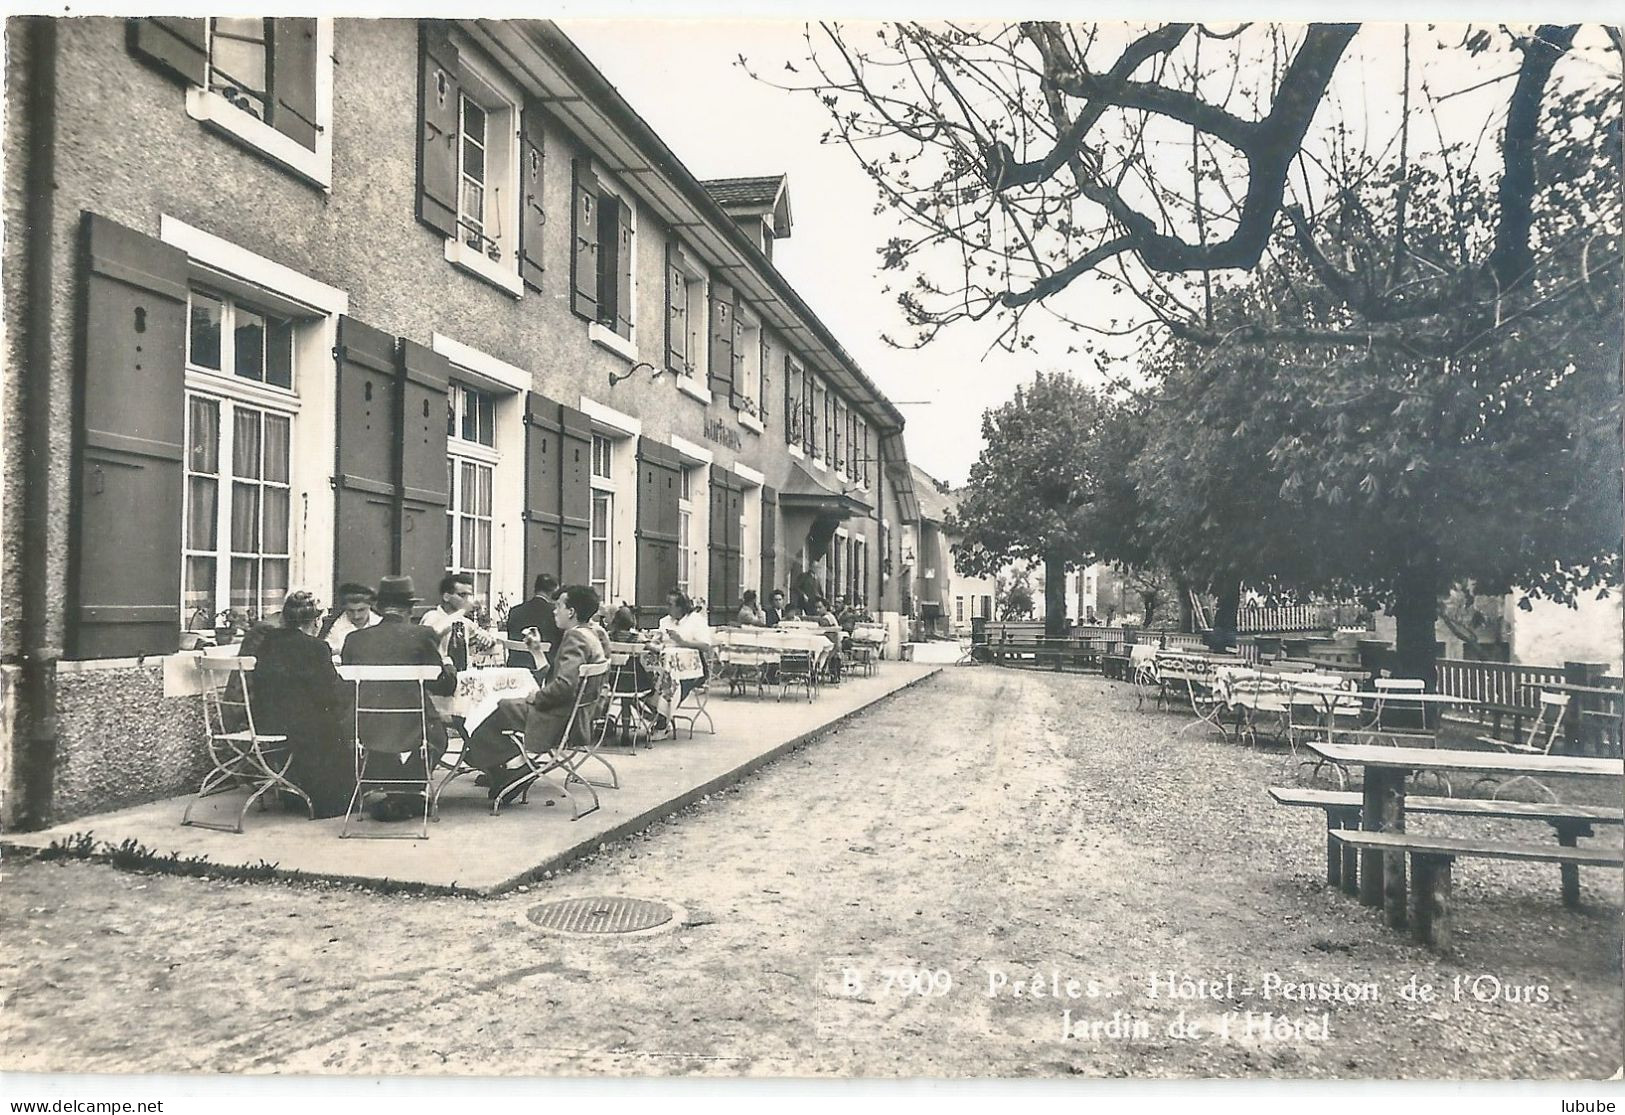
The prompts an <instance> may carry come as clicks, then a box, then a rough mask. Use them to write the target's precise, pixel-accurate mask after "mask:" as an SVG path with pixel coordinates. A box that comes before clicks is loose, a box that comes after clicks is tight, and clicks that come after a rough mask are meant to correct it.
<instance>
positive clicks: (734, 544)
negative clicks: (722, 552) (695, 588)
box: [722, 473, 745, 610]
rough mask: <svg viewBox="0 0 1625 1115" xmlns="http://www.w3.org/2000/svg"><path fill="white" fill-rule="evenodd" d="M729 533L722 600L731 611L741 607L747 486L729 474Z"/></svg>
mask: <svg viewBox="0 0 1625 1115" xmlns="http://www.w3.org/2000/svg"><path fill="white" fill-rule="evenodd" d="M727 493H728V497H727V509H728V522H727V527H728V533H727V547H728V548H727V562H726V565H725V567H724V572H725V574H726V576H725V578H724V582H723V590H722V599H723V601H724V603H725V604H726V606H727V607H728V609H729V610H732V609H735V608H737V607H738V606H739V593H740V590H741V588H742V587H743V586H741V585H740V583H739V559H740V556H741V552H742V550H743V546H742V545H741V542H742V541H743V540H742V538H741V537H740V530H741V527H740V522H739V520H740V517H741V516H742V515H744V513H745V485H744V483H743V481H741V480H740V479H739V477H737V476H735V475H733V473H729V474H728V487H727Z"/></svg>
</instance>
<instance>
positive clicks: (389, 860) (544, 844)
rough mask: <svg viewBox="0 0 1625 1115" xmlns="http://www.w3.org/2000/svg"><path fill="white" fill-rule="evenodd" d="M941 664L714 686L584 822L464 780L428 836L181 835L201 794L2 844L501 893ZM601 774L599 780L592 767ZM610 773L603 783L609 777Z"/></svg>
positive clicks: (616, 752)
mask: <svg viewBox="0 0 1625 1115" xmlns="http://www.w3.org/2000/svg"><path fill="white" fill-rule="evenodd" d="M940 668H941V667H940V665H938V664H935V663H915V662H898V661H885V662H882V663H880V668H879V671H878V673H877V674H876V676H874V677H872V678H866V677H856V678H847V679H845V680H843V681H842V683H841V684H840V685H838V686H825V687H824V688H823V689H821V690H820V691H819V694H818V697H817V699H816V700H814V701H811V702H809V701H807V700H806V699H805V696H803V697H801V698H800V699H797V698H796V697H795V695H794V694H791V695H789V696H787V697H786V698H785V699H784V700H783V701H782V702H781V701H779V700H777V699H775V696H772V695H769V696H767V697H756V696H754V695H752V696H745V697H729V696H727V692H726V687H721V688H714V689H713V691H712V695H711V700H710V712H711V715H712V718H713V719H714V720H715V722H716V726H717V734H716V735H714V736H713V735H708V734H707V733H706V732H705V731H704V730H703V728H702V729H701V730H700V731H699V732H697V733H696V734H695V736H694V738H693V739H692V740H691V739H689V738H688V734H687V731H686V729H680V730H679V738H678V739H676V740H672V741H663V742H660V743H657V744H655V745H654V746H653V747H652V748H641V747H640V748H639V749H638V751H637V753H636V754H628V753H627V752H626V751H625V750H624V749H621V748H609V749H606V750H605V751H604V754H605V755H606V757H608V758H609V761H610V762H611V763H612V764H614V766H615V769H616V771H617V772H618V774H619V777H620V783H621V785H620V788H619V789H613V790H612V789H600V790H599V791H598V793H599V799H600V801H601V802H602V808H600V809H598V810H597V811H595V812H592V813H589V814H587V815H586V816H584V817H582V818H581V819H579V820H576V821H572V820H571V819H570V805H569V804H568V803H567V802H565V801H563V800H558V801H557V803H556V804H553V805H548V804H546V802H547V801H548V799H549V798H550V797H552V796H553V795H550V794H549V793H548V792H547V791H546V790H545V788H544V787H542V786H540V785H539V786H538V787H537V788H536V789H534V790H533V791H532V792H531V795H530V802H529V803H528V804H524V805H515V806H509V807H504V809H503V811H502V814H501V815H500V816H497V817H492V816H491V815H490V812H489V809H488V802H487V798H486V791H485V790H484V789H483V788H480V787H477V786H475V785H474V777H473V776H472V775H465V776H463V777H462V778H459V779H458V780H457V781H456V782H454V783H453V784H452V785H451V787H450V788H449V789H448V790H447V791H446V793H445V795H444V796H443V797H442V798H441V799H440V817H441V819H440V820H439V821H438V822H434V823H431V824H430V825H429V838H428V839H427V840H419V839H397V840H368V839H354V838H351V839H344V840H341V839H339V830H340V828H341V826H342V824H343V818H341V817H335V818H332V819H330V820H324V821H314V822H312V821H310V820H307V819H306V818H305V816H304V815H303V814H302V813H292V812H283V811H281V810H277V809H274V808H273V809H271V810H268V811H266V812H260V811H259V810H258V808H257V807H256V808H255V809H253V810H250V812H249V814H248V816H247V818H246V819H245V821H244V832H243V833H242V834H240V835H239V834H237V833H232V832H220V831H217V830H213V829H205V828H197V827H193V826H187V827H182V825H181V823H180V820H181V815H182V813H183V811H184V810H185V809H186V806H187V803H188V802H189V801H190V800H191V796H190V795H187V796H182V797H175V798H167V799H165V800H162V801H156V802H152V803H150V804H147V805H141V806H135V807H132V808H128V809H121V810H118V811H116V812H112V813H103V814H97V815H93V816H89V817H80V818H77V819H75V820H72V821H67V822H64V823H63V824H60V825H56V826H54V827H52V828H48V829H43V830H41V831H39V832H29V833H10V834H8V835H7V836H6V837H5V840H4V842H3V845H4V846H5V847H8V848H12V849H29V848H45V847H48V846H49V845H50V844H51V843H52V842H53V841H62V840H66V839H67V838H69V837H71V836H74V835H76V834H83V833H90V834H92V835H93V836H94V838H95V840H96V841H97V843H98V844H100V843H101V842H104V841H105V842H109V843H111V844H114V845H117V844H121V843H123V842H124V841H126V840H134V841H136V842H137V843H138V844H140V845H142V846H144V847H146V848H148V849H150V850H151V851H153V852H155V853H157V854H158V855H168V854H170V853H171V852H176V853H179V855H180V856H181V858H182V859H188V858H191V857H194V856H201V857H204V858H205V859H206V860H207V861H208V862H209V863H210V864H211V865H214V866H215V867H218V868H233V867H238V868H242V867H252V866H255V865H259V864H261V863H262V862H263V863H271V864H275V865H276V868H277V873H278V874H288V875H291V874H293V873H295V872H298V873H299V874H300V875H302V876H305V877H309V878H318V879H332V880H341V881H346V882H358V883H382V882H383V881H385V880H389V881H390V882H393V883H405V884H416V885H419V886H422V887H425V888H429V889H433V890H451V889H452V888H453V887H455V888H456V889H457V890H459V891H469V892H474V893H479V894H494V893H498V892H501V891H504V890H507V889H509V888H511V887H513V886H516V885H518V884H521V883H524V882H527V881H529V880H532V879H536V878H540V877H541V876H542V875H543V874H544V873H546V872H550V871H555V870H558V869H559V868H561V867H563V866H565V865H566V864H568V863H570V862H571V861H573V860H575V859H578V858H579V857H581V856H582V855H585V854H586V853H588V852H590V851H592V850H593V849H594V848H597V847H598V846H600V845H601V844H604V843H606V842H609V841H613V840H618V839H621V838H622V837H625V836H627V835H630V834H632V833H635V832H638V831H640V830H642V829H645V828H647V827H648V826H650V825H652V824H654V823H655V822H656V821H658V820H659V819H660V818H662V817H665V816H668V815H670V814H672V813H675V812H676V811H678V810H680V809H682V808H684V807H685V806H687V805H689V804H690V803H692V802H694V801H697V800H699V799H700V798H702V797H704V796H705V795H707V794H709V793H712V792H714V791H717V790H720V789H722V788H724V787H726V786H728V785H730V784H731V783H733V782H736V781H738V780H739V779H740V778H743V777H744V776H746V775H747V774H749V773H750V772H751V771H753V770H755V769H756V768H757V767H759V766H761V765H762V764H763V763H766V762H768V761H769V760H771V759H773V758H776V757H777V756H779V755H781V754H783V753H784V752H786V751H788V750H790V749H792V748H794V747H797V746H799V745H800V744H802V743H804V742H806V741H807V740H809V739H810V738H812V737H814V736H816V735H818V734H819V733H821V732H822V731H823V730H825V729H827V728H829V727H830V726H831V725H833V724H835V723H837V722H838V721H841V720H844V719H845V718H847V717H848V716H851V715H852V714H853V713H855V712H857V711H859V710H860V709H863V708H867V707H868V706H870V705H872V704H874V703H875V702H876V701H879V700H881V699H883V698H885V697H887V696H890V695H891V694H893V693H895V692H897V691H898V690H900V689H904V688H906V687H908V686H910V685H913V684H914V683H915V682H918V681H920V680H921V679H923V678H926V677H929V676H930V675H932V674H934V673H936V672H937V670H939V669H940ZM589 773H590V772H589ZM603 774H604V772H603V770H602V768H599V770H598V774H596V775H593V777H595V778H599V777H602V776H603ZM241 804H242V795H241V794H221V795H219V796H217V797H213V798H210V799H208V800H207V801H205V802H204V803H202V804H201V805H200V806H199V808H198V809H197V810H194V813H193V816H194V819H198V818H201V819H204V820H208V819H210V817H211V814H212V815H213V816H216V817H220V818H222V819H224V820H226V821H228V822H229V821H230V819H231V818H232V817H234V816H235V814H236V811H237V809H239V808H240V807H241ZM352 828H353V829H359V830H360V831H362V832H368V831H372V832H377V831H390V832H412V831H414V829H413V826H412V824H411V823H410V822H407V823H394V824H389V825H381V824H379V823H377V822H372V821H367V822H364V823H362V824H361V825H357V826H352Z"/></svg>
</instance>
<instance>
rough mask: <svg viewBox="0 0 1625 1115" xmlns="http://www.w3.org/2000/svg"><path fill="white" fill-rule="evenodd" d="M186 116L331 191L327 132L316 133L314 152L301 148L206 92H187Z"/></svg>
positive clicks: (330, 143) (196, 88) (330, 150)
mask: <svg viewBox="0 0 1625 1115" xmlns="http://www.w3.org/2000/svg"><path fill="white" fill-rule="evenodd" d="M186 114H187V115H188V116H190V117H191V118H192V119H193V120H196V121H198V122H199V123H201V124H202V125H203V126H204V127H206V128H209V129H211V130H213V131H217V132H220V133H221V134H222V135H224V136H226V137H227V138H228V139H232V140H235V141H237V142H238V143H241V144H243V145H244V146H245V147H248V148H251V149H252V150H254V151H255V152H257V153H259V154H261V155H263V156H265V157H266V158H268V159H270V160H271V161H272V162H274V163H276V164H277V165H279V166H281V167H283V168H285V169H287V170H290V171H292V172H293V173H294V174H296V175H298V176H299V177H300V178H303V179H304V180H305V181H307V182H309V183H310V184H311V185H313V186H317V187H319V188H321V189H323V190H326V191H328V192H331V191H332V189H333V141H332V139H330V138H329V135H330V132H329V131H326V130H324V131H320V132H317V133H316V150H314V151H312V150H311V149H310V148H308V147H303V146H301V145H300V144H298V143H297V142H295V141H294V140H293V139H291V138H289V137H288V136H285V135H283V134H282V133H281V132H279V131H277V130H276V129H275V128H273V127H271V125H269V124H267V123H265V122H264V121H262V120H256V119H254V117H252V116H250V115H249V114H248V113H247V112H244V111H243V110H242V109H240V108H238V107H237V106H236V105H234V104H232V103H231V102H230V101H228V100H226V98H224V97H222V96H221V95H220V94H219V93H216V92H214V91H212V90H209V89H204V88H201V87H199V86H196V85H194V86H192V87H191V88H189V89H187V90H186Z"/></svg>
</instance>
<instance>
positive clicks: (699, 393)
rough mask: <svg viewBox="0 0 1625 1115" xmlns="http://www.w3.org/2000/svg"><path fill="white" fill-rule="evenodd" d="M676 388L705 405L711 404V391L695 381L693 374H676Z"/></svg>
mask: <svg viewBox="0 0 1625 1115" xmlns="http://www.w3.org/2000/svg"><path fill="white" fill-rule="evenodd" d="M677 390H679V391H681V392H682V393H683V394H685V395H687V396H688V397H689V398H691V399H694V400H696V401H698V402H702V403H704V404H705V405H706V406H710V405H711V392H709V391H707V390H706V389H705V388H703V387H701V386H700V385H699V384H697V383H695V382H694V377H693V376H678V377H677Z"/></svg>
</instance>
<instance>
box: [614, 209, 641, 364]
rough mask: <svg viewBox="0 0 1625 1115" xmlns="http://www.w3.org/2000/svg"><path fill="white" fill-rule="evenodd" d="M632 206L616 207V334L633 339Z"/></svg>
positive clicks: (633, 263)
mask: <svg viewBox="0 0 1625 1115" xmlns="http://www.w3.org/2000/svg"><path fill="white" fill-rule="evenodd" d="M636 262H637V261H636V260H634V259H633V258H632V206H631V204H630V203H629V202H626V201H619V202H617V203H616V205H615V332H617V333H619V334H620V335H621V336H623V337H626V338H627V339H631V336H632V270H633V266H634V265H635V264H636Z"/></svg>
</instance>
